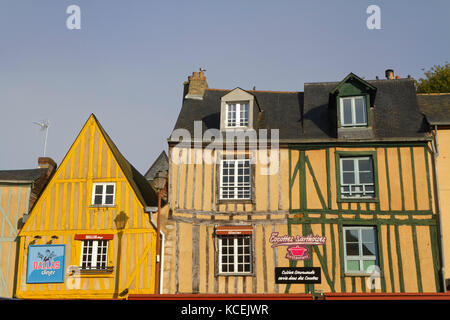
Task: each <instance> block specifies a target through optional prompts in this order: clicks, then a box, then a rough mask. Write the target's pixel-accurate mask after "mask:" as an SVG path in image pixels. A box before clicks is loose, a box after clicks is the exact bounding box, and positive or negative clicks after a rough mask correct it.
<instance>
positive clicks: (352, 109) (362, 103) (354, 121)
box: [340, 96, 367, 127]
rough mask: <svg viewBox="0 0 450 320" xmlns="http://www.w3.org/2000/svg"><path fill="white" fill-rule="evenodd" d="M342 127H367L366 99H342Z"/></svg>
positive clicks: (363, 97)
mask: <svg viewBox="0 0 450 320" xmlns="http://www.w3.org/2000/svg"><path fill="white" fill-rule="evenodd" d="M340 100H341V117H340V118H341V126H342V127H360V126H367V108H366V97H365V96H356V97H345V98H341V99H340Z"/></svg>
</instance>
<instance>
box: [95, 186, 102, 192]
mask: <svg viewBox="0 0 450 320" xmlns="http://www.w3.org/2000/svg"><path fill="white" fill-rule="evenodd" d="M102 193H103V186H102V185H101V184H100V185H96V186H95V194H102Z"/></svg>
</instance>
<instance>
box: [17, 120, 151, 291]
mask: <svg viewBox="0 0 450 320" xmlns="http://www.w3.org/2000/svg"><path fill="white" fill-rule="evenodd" d="M156 210H157V195H156V192H155V191H154V189H153V188H152V187H151V186H150V184H149V183H148V182H147V181H146V180H145V178H144V177H143V176H142V175H141V174H140V173H139V172H138V171H137V170H136V169H135V168H134V167H133V166H132V165H131V164H130V163H129V162H128V161H127V160H126V159H125V158H124V157H123V156H122V154H121V153H120V152H119V150H118V149H117V147H116V146H115V144H114V143H113V141H112V140H111V139H110V137H109V136H108V135H107V133H106V132H105V130H104V129H103V128H102V126H101V125H100V123H99V122H98V120H97V119H96V117H95V116H94V115H93V114H92V115H91V116H90V117H89V119H88V120H87V122H86V123H85V125H84V126H83V128H82V130H81V132H80V133H79V134H78V136H77V138H76V140H75V142H74V143H73V144H72V146H71V147H70V149H69V151H68V152H67V154H66V156H65V157H64V159H63V161H62V163H61V165H60V166H59V168H58V169H57V171H56V173H55V174H54V176H53V178H52V179H51V181H50V182H49V184H48V185H47V187H46V188H45V190H44V191H43V193H42V195H41V196H40V197H39V199H38V200H37V202H36V204H35V205H34V207H33V208H32V210H31V213H30V216H29V218H28V220H27V221H26V223H25V225H24V227H23V229H22V230H21V232H20V234H19V237H20V247H19V250H20V251H19V261H18V277H17V297H19V298H39V299H42V298H61V299H64V298H70V299H77V298H80V299H89V298H96V299H109V298H121V299H123V298H126V297H127V295H128V294H130V293H145V294H152V293H154V292H155V272H156V226H155V224H154V222H153V213H154V212H155V211H156Z"/></svg>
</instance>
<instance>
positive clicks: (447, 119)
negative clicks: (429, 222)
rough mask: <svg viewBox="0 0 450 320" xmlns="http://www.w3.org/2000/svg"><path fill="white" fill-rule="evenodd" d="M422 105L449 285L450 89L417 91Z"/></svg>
mask: <svg viewBox="0 0 450 320" xmlns="http://www.w3.org/2000/svg"><path fill="white" fill-rule="evenodd" d="M417 99H418V102H419V107H420V109H421V111H422V112H423V113H424V114H425V116H426V118H427V123H428V125H429V129H430V132H431V133H432V136H433V147H434V153H433V154H434V158H433V161H434V162H435V164H434V167H435V170H436V172H437V179H436V185H437V188H438V191H439V193H438V194H439V197H438V199H437V204H438V206H439V211H440V212H441V217H442V218H441V219H440V221H439V222H440V223H439V227H440V229H441V232H440V241H441V246H442V247H441V250H442V251H443V254H442V255H443V260H444V270H445V273H444V277H445V286H446V288H447V290H448V289H450V179H449V178H450V170H449V167H450V93H429V94H426V93H422V94H417Z"/></svg>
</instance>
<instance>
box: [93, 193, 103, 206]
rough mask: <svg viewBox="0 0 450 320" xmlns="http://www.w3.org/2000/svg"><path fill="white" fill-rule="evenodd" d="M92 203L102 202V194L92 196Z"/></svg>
mask: <svg viewBox="0 0 450 320" xmlns="http://www.w3.org/2000/svg"><path fill="white" fill-rule="evenodd" d="M94 204H102V196H101V195H100V196H95V197H94Z"/></svg>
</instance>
